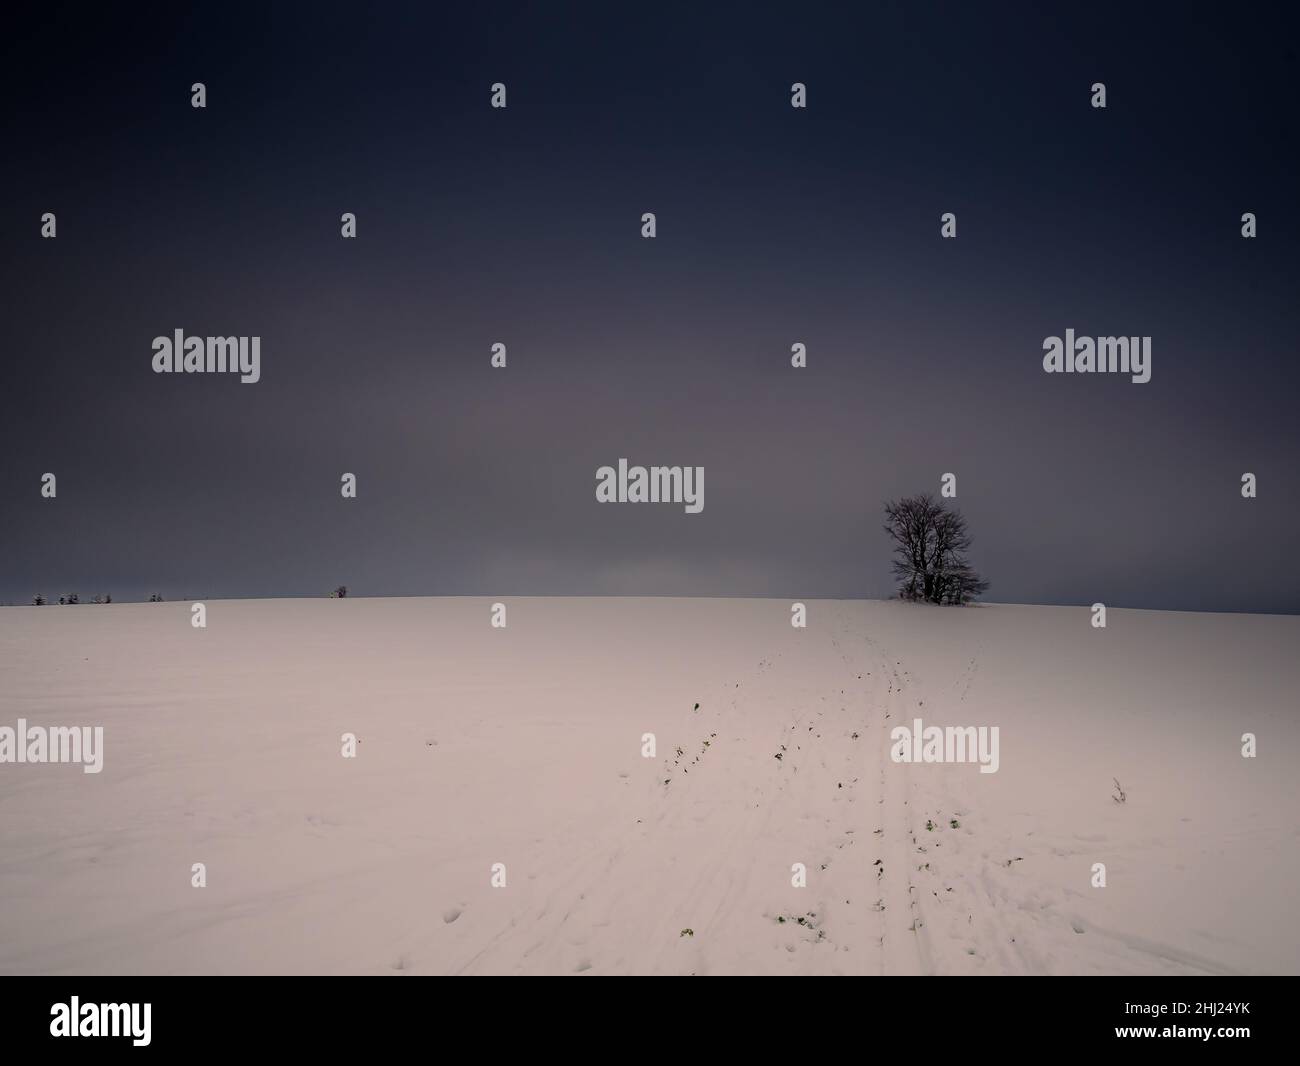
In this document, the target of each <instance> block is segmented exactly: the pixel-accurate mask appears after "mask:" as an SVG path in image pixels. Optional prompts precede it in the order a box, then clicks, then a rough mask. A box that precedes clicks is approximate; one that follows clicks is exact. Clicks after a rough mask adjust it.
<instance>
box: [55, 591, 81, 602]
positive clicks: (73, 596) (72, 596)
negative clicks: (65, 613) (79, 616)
mask: <svg viewBox="0 0 1300 1066" xmlns="http://www.w3.org/2000/svg"><path fill="white" fill-rule="evenodd" d="M59 602H60V603H62V602H63V601H62V600H60V601H59ZM68 602H69V603H80V602H81V597H80V596H78V595H77V594H76V593H75V592H70V593H69V594H68Z"/></svg>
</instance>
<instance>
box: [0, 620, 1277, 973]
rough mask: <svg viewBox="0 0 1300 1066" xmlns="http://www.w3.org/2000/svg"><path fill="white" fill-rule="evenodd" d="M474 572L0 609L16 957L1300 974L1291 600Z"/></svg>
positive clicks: (239, 967)
mask: <svg viewBox="0 0 1300 1066" xmlns="http://www.w3.org/2000/svg"><path fill="white" fill-rule="evenodd" d="M490 605H491V601H490V600H478V599H393V600H378V599H376V600H367V599H350V600H337V601H335V600H266V601H211V602H209V603H208V604H207V607H208V615H207V623H208V624H207V628H206V629H194V628H192V627H191V626H190V609H189V604H188V603H166V604H113V605H107V606H96V605H80V606H77V607H43V608H30V607H21V608H6V609H3V610H0V727H3V726H8V727H10V728H13V727H15V726H16V724H17V721H18V719H19V718H23V719H25V720H26V721H27V722H28V724H29V726H33V727H40V726H71V725H90V726H95V725H102V726H103V727H104V753H103V769H102V771H101V772H100V773H98V774H87V773H84V772H83V770H82V768H81V767H80V766H75V765H31V764H13V763H5V764H2V765H0V972H2V973H10V974H27V973H163V974H171V973H186V974H192V973H373V974H390V975H396V974H420V973H435V974H456V973H471V974H487V973H542V974H578V973H593V974H605V973H667V974H724V973H742V974H761V973H790V974H916V973H955V974H967V973H969V974H1007V973H1011V974H1025V973H1029V974H1067V973H1085V974H1092V973H1125V974H1134V973H1155V974H1166V973H1187V974H1193V973H1297V972H1300V922H1297V921H1296V920H1295V916H1294V910H1295V897H1296V883H1297V875H1298V874H1300V798H1298V792H1300V790H1298V787H1297V767H1300V702H1298V699H1297V693H1300V618H1292V617H1278V616H1247V615H1195V614H1175V613H1157V612H1144V611H1122V610H1112V611H1111V612H1110V615H1109V619H1108V622H1109V625H1108V627H1107V628H1106V629H1104V630H1098V629H1093V628H1092V627H1091V625H1090V617H1091V614H1090V612H1089V610H1088V609H1087V608H1086V607H1078V608H1054V607H1017V606H997V605H993V606H983V607H971V608H964V609H956V608H926V607H917V606H909V605H903V604H899V603H883V602H831V601H810V602H809V603H808V627H807V628H806V629H804V630H798V629H794V628H792V627H791V625H790V604H789V602H787V601H775V600H670V599H511V600H509V601H508V610H509V615H508V627H507V628H506V629H493V628H491V627H490V625H489V613H490ZM696 704H698V705H699V706H698V710H697V709H696ZM918 717H919V718H921V719H922V720H923V722H924V724H925V725H927V726H928V725H939V726H976V727H978V726H990V727H991V726H997V727H998V729H999V738H1000V744H999V753H998V754H999V760H998V763H999V765H998V770H997V772H996V773H988V774H984V773H981V772H980V770H979V766H978V765H976V764H972V763H952V764H925V763H922V764H913V765H908V764H905V763H895V762H893V761H892V760H891V759H890V747H891V740H890V736H889V730H890V729H892V728H893V727H895V726H897V725H899V724H904V725H911V723H912V721H913V719H914V718H918ZM349 732H350V733H354V734H355V735H356V737H357V739H358V741H359V743H358V745H357V749H356V750H357V756H356V758H353V759H345V758H343V757H342V755H341V748H342V743H341V739H340V738H341V736H342V735H343V734H344V733H349ZM1247 732H1249V733H1254V734H1255V735H1256V736H1257V738H1258V755H1257V757H1256V758H1253V759H1247V758H1243V757H1242V755H1241V747H1242V745H1241V736H1242V734H1243V733H1247ZM646 733H653V734H655V740H656V744H657V752H656V754H655V757H653V758H645V757H643V756H642V748H643V740H642V738H643V734H646ZM679 747H680V749H681V754H680V755H679V754H678V748H679ZM778 754H780V755H781V758H780V759H778V758H776V756H777V755H778ZM1113 778H1118V779H1119V781H1120V783H1121V785H1122V788H1123V790H1124V793H1125V795H1126V800H1125V802H1124V803H1122V804H1121V803H1117V802H1115V800H1114V799H1113V798H1112V795H1113V794H1114V793H1115V791H1116V790H1115V786H1114V783H1113V780H1112V779H1113ZM200 862H201V863H203V864H205V866H206V874H207V886H206V887H203V888H195V887H192V885H191V877H192V873H191V870H192V867H193V864H195V863H200ZM497 863H500V864H504V867H505V886H504V887H493V885H492V884H491V879H492V869H493V865H494V864H497ZM796 863H802V864H804V866H805V867H806V870H807V885H806V887H794V886H793V885H792V877H793V876H794V875H793V874H792V867H793V866H794V864H796ZM1096 863H1104V864H1105V868H1106V886H1105V887H1104V888H1098V887H1093V883H1092V882H1093V876H1094V875H1093V867H1094V864H1096ZM687 930H689V931H690V932H686V931H687Z"/></svg>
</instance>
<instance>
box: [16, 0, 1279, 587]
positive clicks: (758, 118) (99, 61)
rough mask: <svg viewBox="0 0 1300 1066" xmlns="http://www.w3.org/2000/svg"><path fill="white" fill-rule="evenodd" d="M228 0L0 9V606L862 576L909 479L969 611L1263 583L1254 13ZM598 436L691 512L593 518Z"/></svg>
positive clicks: (1264, 62) (1268, 367)
mask: <svg viewBox="0 0 1300 1066" xmlns="http://www.w3.org/2000/svg"><path fill="white" fill-rule="evenodd" d="M267 7H269V8H270V10H265V11H264V10H259V9H258V8H256V7H240V6H238V5H230V4H221V5H215V4H210V5H200V6H199V8H200V9H199V11H198V12H181V11H167V10H166V9H160V10H158V11H152V10H150V9H149V8H148V7H140V8H134V7H133V8H128V9H117V10H113V11H112V12H109V11H107V10H100V11H98V12H90V13H87V12H86V11H83V10H80V9H79V7H74V6H65V7H60V6H58V5H53V6H50V5H42V6H40V7H39V8H34V9H32V10H30V11H28V12H27V13H26V14H20V15H18V16H16V17H15V18H14V19H13V21H12V24H11V26H8V27H7V28H6V33H5V35H4V38H3V42H2V43H0V50H2V51H3V56H2V58H3V67H4V70H3V73H0V84H2V85H3V90H4V106H3V108H0V123H2V126H3V128H2V131H0V132H2V134H3V144H4V148H5V150H4V152H3V158H2V160H0V183H2V184H3V192H4V196H3V204H4V216H5V219H6V223H5V225H4V226H3V227H0V282H2V283H3V292H4V294H5V300H4V314H3V315H2V316H0V353H2V354H0V500H2V501H3V503H2V504H0V600H7V601H12V602H27V601H29V600H30V598H31V597H32V595H33V594H34V593H36V592H42V593H44V594H45V595H46V596H47V597H51V598H57V596H58V595H60V594H62V593H66V592H70V591H73V590H76V591H78V592H80V594H81V595H82V597H83V598H88V597H89V596H90V595H91V594H93V593H96V592H110V593H112V594H113V595H114V597H115V598H117V599H131V598H143V597H145V596H147V595H148V594H149V593H150V592H153V591H160V592H162V593H163V594H164V595H165V596H168V597H172V596H199V595H203V596H212V597H217V596H282V595H320V594H324V593H325V592H327V591H328V590H329V589H330V588H332V587H334V586H335V585H337V584H339V583H345V584H348V585H349V586H350V587H351V588H352V590H353V593H354V594H356V595H367V594H368V595H408V594H483V595H493V596H498V595H501V596H504V595H511V594H515V595H523V594H561V595H582V594H598V593H628V594H646V595H650V594H666V595H735V596H750V595H760V596H766V595H773V596H790V597H798V598H812V597H854V596H879V595H885V594H887V593H888V592H889V591H890V587H891V586H890V578H889V545H888V543H887V541H886V539H885V536H884V534H883V532H882V531H881V522H882V516H881V506H882V504H883V502H884V501H885V500H886V499H887V498H890V497H893V496H898V495H900V494H904V493H909V492H914V491H936V490H937V489H938V486H939V478H940V475H941V474H943V473H945V472H948V471H952V472H954V473H956V474H957V476H958V497H957V500H956V503H957V505H958V506H959V507H960V508H961V509H962V511H963V512H964V513H965V514H966V515H967V517H968V518H969V520H970V525H971V529H972V532H973V534H974V539H975V543H974V549H973V552H972V561H973V562H974V563H975V565H976V566H977V567H978V568H979V569H980V570H981V571H982V572H983V573H984V574H985V576H986V577H987V578H988V579H989V580H990V582H991V585H992V587H991V588H990V591H989V594H988V598H989V599H993V600H1002V601H1024V602H1047V603H1092V602H1093V601H1095V600H1102V601H1104V602H1106V603H1108V604H1115V605H1124V606H1135V607H1155V608H1174V609H1193V610H1247V611H1296V610H1300V573H1298V571H1297V567H1296V566H1295V558H1296V556H1297V554H1298V553H1297V548H1298V547H1300V535H1298V534H1297V524H1298V522H1300V493H1297V474H1296V467H1297V458H1298V456H1300V424H1298V422H1297V419H1296V417H1295V408H1296V399H1297V396H1298V395H1300V388H1298V387H1297V386H1298V385H1300V373H1298V372H1297V369H1296V363H1295V359H1296V337H1297V333H1298V330H1300V311H1298V307H1300V301H1298V300H1297V295H1298V293H1297V279H1298V271H1297V265H1296V249H1297V247H1298V244H1297V241H1298V240H1300V224H1298V223H1297V218H1296V214H1297V213H1296V211H1295V204H1294V200H1295V182H1296V174H1297V166H1296V163H1297V143H1300V142H1298V140H1297V133H1300V130H1298V129H1297V125H1298V122H1297V85H1298V84H1300V81H1298V78H1300V72H1298V70H1297V63H1296V44H1295V32H1294V30H1295V27H1294V25H1291V24H1287V23H1283V22H1282V21H1280V20H1281V18H1282V16H1281V15H1279V14H1277V13H1276V12H1275V11H1274V10H1273V8H1272V6H1271V5H1270V6H1260V7H1258V8H1252V7H1251V6H1250V5H1234V6H1232V7H1231V8H1226V9H1225V8H1221V7H1220V8H1218V9H1217V10H1216V9H1212V8H1208V7H1207V8H1205V9H1199V8H1198V7H1196V6H1195V5H1169V6H1168V7H1165V8H1163V9H1161V8H1156V7H1149V8H1148V7H1147V6H1146V5H1144V6H1143V10H1141V11H1137V12H1135V11H1132V10H1129V9H1128V6H1127V5H1116V6H1113V7H1107V6H1104V5H1103V6H1101V7H1098V6H1095V5H1087V6H1078V5H1076V6H1074V7H1072V8H1071V9H1070V11H1069V13H1067V14H1054V13H1050V12H1047V11H1045V10H1042V9H1041V8H1042V7H1043V5H1030V4H1015V5H972V4H960V5H958V4H954V5H935V6H921V5H915V4H906V5H903V4H898V5H893V4H890V5H878V4H854V5H824V6H822V5H804V4H798V5H795V4H788V5H752V4H745V5H740V4H737V5H726V6H721V5H698V4H697V5H684V6H680V7H676V6H673V5H664V4H653V5H643V6H630V5H603V7H604V8H605V10H601V7H597V6H595V5H593V6H577V5H559V4H546V5H531V6H527V7H523V6H516V5H511V4H499V5H475V6H474V7H473V8H471V7H470V6H469V5H464V6H456V7H448V8H434V7H431V6H429V5H411V6H409V7H399V6H394V5H379V7H378V10H370V9H368V10H364V11H363V10H357V11H352V10H348V9H347V8H344V7H341V6H337V5H302V6H296V7H295V6H291V5H288V4H276V5H273V6H272V5H267ZM195 81H202V82H204V83H205V84H206V86H207V92H208V107H207V108H206V109H205V110H195V109H193V108H191V107H190V85H191V84H192V83H193V82H195ZM498 81H500V82H504V83H506V85H507V87H508V94H509V96H508V99H509V106H508V107H507V108H506V109H505V110H504V111H500V110H493V109H492V108H491V107H490V106H489V87H490V86H491V85H492V83H494V82H498ZM795 81H802V82H805V83H806V84H807V86H808V99H809V106H808V108H807V109H806V110H803V111H797V110H794V109H792V108H791V107H790V106H789V92H790V85H791V83H792V82H795ZM1095 81H1102V82H1104V83H1105V84H1106V86H1107V96H1108V99H1107V103H1108V106H1107V108H1106V109H1105V110H1096V109H1093V108H1092V107H1090V106H1089V95H1090V93H1089V88H1090V86H1091V85H1092V83H1093V82H1095ZM45 211H53V212H55V213H56V214H57V217H58V237H57V238H56V239H55V240H42V239H41V238H40V233H39V230H40V216H41V214H42V213H43V212H45ZM344 211H351V212H354V213H356V215H357V217H358V228H359V236H358V239H357V240H355V241H345V240H343V239H341V237H340V235H339V216H340V215H341V214H342V213H343V212H344ZM646 211H653V212H655V214H656V215H657V218H658V226H659V235H658V236H657V237H656V239H655V240H653V241H648V240H642V239H641V237H640V217H641V215H642V213H643V212H646ZM945 211H951V212H954V213H955V214H956V215H957V219H958V237H957V239H956V240H942V239H941V238H940V236H939V220H940V215H941V214H942V213H943V212H945ZM1245 211H1251V212H1254V213H1255V214H1256V215H1257V216H1258V219H1259V236H1258V237H1257V238H1256V239H1254V240H1244V239H1242V237H1241V236H1240V226H1241V224H1240V216H1241V214H1242V213H1243V212H1245ZM178 328H181V329H184V330H186V332H187V333H193V334H221V335H249V336H251V335H257V336H260V337H261V338H262V341H261V344H262V379H261V381H260V382H259V383H257V384H256V385H241V384H239V383H238V382H237V381H236V380H232V379H224V378H215V377H208V376H204V375H155V374H154V373H152V371H151V369H150V360H151V357H152V348H151V342H152V339H153V338H154V337H155V336H158V335H160V334H170V333H171V332H172V331H173V330H175V329H178ZM1067 328H1073V329H1075V330H1076V331H1077V332H1078V333H1079V334H1081V335H1110V334H1121V335H1143V336H1150V337H1151V338H1152V350H1153V373H1152V380H1151V382H1150V383H1148V384H1145V385H1135V384H1132V383H1130V382H1129V380H1128V379H1127V378H1126V377H1119V376H1110V375H1092V376H1077V375H1071V376H1065V375H1057V376H1049V375H1047V374H1044V373H1043V371H1042V364H1041V360H1042V344H1043V339H1044V338H1045V337H1047V336H1050V335H1060V334H1062V333H1063V332H1064V330H1065V329H1067ZM496 341H502V342H504V343H506V344H507V346H508V349H509V366H508V368H507V369H506V370H504V371H502V370H493V369H491V368H490V367H489V364H488V360H489V355H490V346H491V345H492V343H493V342H496ZM796 341H802V342H804V343H805V344H807V346H808V353H809V365H808V367H807V368H806V369H803V370H794V369H792V368H791V367H790V365H789V352H790V346H791V344H793V343H794V342H796ZM622 456H627V457H629V458H630V459H631V460H632V461H633V462H641V463H646V464H650V463H663V464H683V465H700V466H703V467H704V468H705V470H706V489H705V500H706V503H705V508H704V511H703V512H702V513H701V514H697V515H687V514H684V513H683V511H682V509H681V508H680V507H672V506H664V507H657V506H632V505H626V506H614V505H601V504H599V503H597V502H596V499H595V472H596V469H597V467H599V466H602V465H605V464H614V463H616V462H617V460H618V459H619V457H622ZM46 471H51V472H54V473H56V474H57V476H58V497H57V499H55V500H45V499H42V498H41V496H40V477H41V474H43V473H45V472H46ZM345 471H348V472H354V473H356V474H357V475H358V479H359V495H358V498H357V499H356V500H343V499H341V498H340V495H339V490H338V486H339V477H340V475H341V474H342V473H343V472H345ZM1246 471H1250V472H1252V473H1255V474H1256V475H1257V476H1258V479H1259V495H1258V498H1257V499H1254V500H1243V499H1242V498H1241V495H1240V491H1239V486H1240V477H1241V474H1242V473H1243V472H1246Z"/></svg>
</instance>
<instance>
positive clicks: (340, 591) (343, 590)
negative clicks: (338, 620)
mask: <svg viewBox="0 0 1300 1066" xmlns="http://www.w3.org/2000/svg"><path fill="white" fill-rule="evenodd" d="M347 594H348V587H347V585H340V586H339V587H338V588H336V589H335V590H334V591H333V592H331V593H330V599H332V600H342V599H346V598H347Z"/></svg>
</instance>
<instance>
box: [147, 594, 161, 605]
mask: <svg viewBox="0 0 1300 1066" xmlns="http://www.w3.org/2000/svg"><path fill="white" fill-rule="evenodd" d="M162 601H163V598H162V596H161V595H160V594H159V593H157V592H155V593H154V594H153V595H152V596H150V597H149V602H150V603H162Z"/></svg>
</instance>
